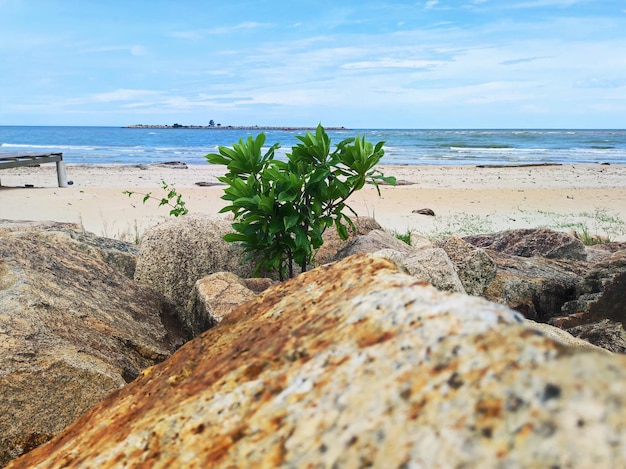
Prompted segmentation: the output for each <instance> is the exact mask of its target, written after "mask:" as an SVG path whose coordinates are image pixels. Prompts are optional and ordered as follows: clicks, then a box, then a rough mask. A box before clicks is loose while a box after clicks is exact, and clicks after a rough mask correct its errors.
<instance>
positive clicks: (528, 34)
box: [0, 0, 626, 128]
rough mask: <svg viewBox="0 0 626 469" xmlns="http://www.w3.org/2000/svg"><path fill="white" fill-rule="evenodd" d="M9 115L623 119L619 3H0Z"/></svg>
mask: <svg viewBox="0 0 626 469" xmlns="http://www.w3.org/2000/svg"><path fill="white" fill-rule="evenodd" d="M0 18H1V25H2V26H1V28H0V61H1V62H0V63H1V64H2V65H1V67H2V68H1V70H2V73H0V90H2V92H1V93H0V125H115V126H116V125H126V124H136V123H144V124H172V123H180V124H205V125H206V124H207V123H208V122H209V120H211V119H213V120H215V122H219V123H221V124H222V125H304V126H309V125H316V124H317V123H318V122H322V124H324V125H327V126H334V125H339V126H341V125H343V126H346V127H351V128H626V1H624V0H613V1H605V0H439V1H437V0H427V1H369V0H361V1H352V0H341V1H340V0H335V1H330V0H317V1H298V0H285V1H282V0H253V1H238V0H222V1H215V0H214V1H208V0H206V1H196V0H178V1H172V0H168V1H161V0H150V1H139V0H126V1H124V2H122V1H118V0H107V1H96V0H0Z"/></svg>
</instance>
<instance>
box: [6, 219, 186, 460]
mask: <svg viewBox="0 0 626 469" xmlns="http://www.w3.org/2000/svg"><path fill="white" fill-rule="evenodd" d="M7 225H10V226H6V225H5V226H2V227H0V466H2V465H3V464H5V463H7V462H8V461H9V460H10V459H13V458H15V457H17V456H19V455H20V454H22V453H24V452H26V451H29V450H30V449H32V448H33V447H35V446H37V445H38V444H41V443H43V442H45V441H47V440H49V439H50V438H52V437H53V436H54V435H55V434H57V433H58V432H59V431H61V430H62V429H63V428H64V427H66V426H67V425H68V424H70V423H71V422H72V421H74V420H75V419H76V418H77V417H79V416H80V415H81V414H82V413H83V412H85V411H86V410H87V409H88V408H89V407H91V406H93V405H94V404H96V403H98V402H100V401H101V400H102V399H103V398H104V397H105V396H106V395H107V394H108V393H109V392H111V391H112V390H114V389H117V388H119V387H121V386H124V385H125V384H126V383H128V382H130V381H132V380H133V379H134V378H136V377H137V375H138V374H139V373H140V372H141V370H143V369H145V368H146V367H149V366H152V365H154V364H156V363H158V362H160V361H162V360H163V359H165V358H167V357H168V356H170V355H171V354H172V352H173V351H174V350H175V349H177V348H178V347H179V346H180V345H182V343H183V341H184V340H183V334H182V330H181V329H180V328H179V326H178V325H177V323H176V322H175V321H174V320H173V316H172V311H173V305H171V304H170V303H169V302H167V301H166V300H165V298H164V297H162V296H161V295H159V294H158V293H156V292H154V291H152V290H150V289H148V288H146V287H141V286H138V285H136V284H135V283H134V282H133V281H132V280H131V279H129V278H128V277H127V276H126V274H127V273H128V272H125V273H123V272H122V271H124V270H125V268H124V267H123V266H124V265H126V266H128V265H129V263H126V262H123V263H122V266H120V265H119V263H118V262H111V263H107V262H106V261H107V259H108V260H109V261H111V259H115V258H117V259H123V258H124V257H125V256H127V255H128V252H129V251H132V249H130V247H128V246H126V247H124V246H123V243H122V244H120V243H118V242H113V241H111V240H108V241H107V240H97V239H96V238H95V237H93V236H92V235H85V234H83V233H81V232H80V231H74V229H76V230H79V228H78V227H72V226H71V225H61V224H53V223H44V224H41V225H39V226H40V229H38V228H37V226H38V225H37V224H34V223H27V224H25V225H24V228H23V229H20V227H19V224H17V223H12V224H7ZM81 240H82V241H81ZM97 246H104V248H103V249H100V248H98V247H97ZM114 246H118V247H120V246H122V249H121V250H119V252H117V253H116V252H115V247H114ZM126 248H128V249H126Z"/></svg>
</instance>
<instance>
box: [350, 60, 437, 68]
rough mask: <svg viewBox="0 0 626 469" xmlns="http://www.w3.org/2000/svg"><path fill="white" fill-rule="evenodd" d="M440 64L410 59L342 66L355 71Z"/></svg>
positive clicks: (371, 61)
mask: <svg viewBox="0 0 626 469" xmlns="http://www.w3.org/2000/svg"><path fill="white" fill-rule="evenodd" d="M438 63H439V62H433V61H427V60H408V59H404V60H403V59H379V60H368V61H363V62H352V63H347V64H345V65H342V66H341V68H344V69H347V70H355V69H357V70H358V69H381V68H409V69H427V68H431V67H433V66H435V65H437V64H438Z"/></svg>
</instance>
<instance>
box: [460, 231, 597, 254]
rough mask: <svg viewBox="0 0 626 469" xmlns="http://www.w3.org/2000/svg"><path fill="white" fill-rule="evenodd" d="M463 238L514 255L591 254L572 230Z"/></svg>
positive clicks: (507, 232) (504, 232) (480, 245)
mask: <svg viewBox="0 0 626 469" xmlns="http://www.w3.org/2000/svg"><path fill="white" fill-rule="evenodd" d="M463 239H464V240H465V241H467V242H468V243H471V244H473V245H474V246H477V247H481V248H489V249H492V250H494V251H499V252H503V253H505V254H511V255H513V256H520V257H534V256H541V257H545V258H548V259H579V260H584V259H586V258H587V253H586V252H585V245H584V244H583V243H582V241H581V240H579V239H577V238H575V237H574V236H572V235H570V234H568V233H563V232H561V231H553V230H550V229H547V228H532V229H526V230H508V231H500V232H498V233H492V234H481V235H474V236H466V237H464V238H463Z"/></svg>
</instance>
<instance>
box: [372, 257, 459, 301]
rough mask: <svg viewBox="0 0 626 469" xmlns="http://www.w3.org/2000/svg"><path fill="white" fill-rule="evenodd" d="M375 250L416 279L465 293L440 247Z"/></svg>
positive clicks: (447, 289)
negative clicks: (411, 250)
mask: <svg viewBox="0 0 626 469" xmlns="http://www.w3.org/2000/svg"><path fill="white" fill-rule="evenodd" d="M377 252H378V253H379V254H381V255H384V256H386V257H388V258H390V259H392V260H394V261H395V262H396V263H397V264H399V265H401V266H402V267H404V269H406V272H407V273H409V274H410V275H412V276H413V277H415V278H416V279H418V280H422V281H424V282H428V283H429V284H431V285H432V286H433V287H435V288H438V289H439V290H445V291H453V292H458V293H465V289H464V288H463V284H462V283H461V280H460V279H459V276H458V274H457V273H456V270H455V269H454V265H453V264H452V261H451V260H450V258H449V257H448V255H447V254H446V252H445V251H444V250H443V249H441V248H432V247H431V248H424V249H417V250H415V251H413V252H409V253H406V252H399V251H395V250H393V249H381V250H380V251H377Z"/></svg>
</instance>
